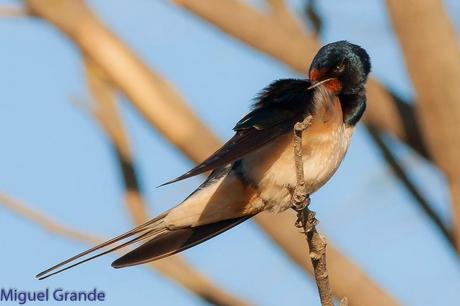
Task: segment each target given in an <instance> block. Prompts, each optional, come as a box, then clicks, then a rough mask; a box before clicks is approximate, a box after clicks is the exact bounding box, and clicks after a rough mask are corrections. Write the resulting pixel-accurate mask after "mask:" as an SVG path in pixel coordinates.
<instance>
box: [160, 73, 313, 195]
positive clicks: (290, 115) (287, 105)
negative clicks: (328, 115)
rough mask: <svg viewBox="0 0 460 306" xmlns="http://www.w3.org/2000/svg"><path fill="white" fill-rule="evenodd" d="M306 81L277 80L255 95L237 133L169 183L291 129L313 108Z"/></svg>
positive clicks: (227, 160)
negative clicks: (251, 105) (251, 108)
mask: <svg viewBox="0 0 460 306" xmlns="http://www.w3.org/2000/svg"><path fill="white" fill-rule="evenodd" d="M309 86H310V82H309V81H308V80H294V79H286V80H278V81H276V82H274V83H272V84H270V85H269V86H268V87H267V88H266V89H264V90H263V91H262V93H261V94H260V95H259V96H258V100H257V102H256V103H255V104H254V105H253V110H252V111H251V112H250V113H249V114H247V115H246V116H244V117H243V118H242V119H241V120H240V121H239V122H238V123H237V124H236V126H235V127H234V128H233V129H234V130H235V131H236V134H235V135H234V136H233V137H232V138H231V139H230V140H229V141H227V142H226V143H225V144H224V145H223V146H222V147H221V148H220V149H219V150H217V151H216V152H215V153H214V154H212V155H211V156H210V157H209V158H207V159H206V160H205V161H203V162H202V163H201V164H199V165H198V166H196V167H195V168H193V169H191V170H190V171H188V172H187V173H185V174H183V175H181V176H179V177H177V178H175V179H173V180H171V181H169V182H166V183H164V184H162V185H160V186H164V185H168V184H171V183H174V182H177V181H180V180H183V179H186V178H189V177H192V176H195V175H198V174H202V173H204V172H207V171H209V170H213V169H216V168H218V167H221V166H225V165H227V164H229V163H232V162H234V161H235V160H238V159H240V158H242V157H243V156H245V155H246V154H248V153H251V152H253V151H255V150H257V149H259V148H260V147H261V146H263V145H265V144H267V143H269V142H270V141H272V140H274V139H275V138H277V137H278V136H280V135H283V134H285V133H287V132H289V131H290V130H292V128H293V126H294V124H295V123H296V122H298V121H301V120H302V119H303V118H304V116H305V115H306V114H309V113H311V110H312V94H311V91H310V90H308V87H309Z"/></svg>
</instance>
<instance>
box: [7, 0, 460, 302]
mask: <svg viewBox="0 0 460 306" xmlns="http://www.w3.org/2000/svg"><path fill="white" fill-rule="evenodd" d="M251 2H252V4H253V5H256V6H261V4H262V3H263V1H255V0H254V1H251ZM5 3H15V2H13V1H0V4H5ZM300 3H301V1H300V0H298V1H292V2H291V5H292V7H293V8H298V7H299V5H300ZM90 5H91V7H92V8H94V10H95V11H96V13H97V14H98V15H99V16H100V17H101V19H102V20H103V21H104V22H105V23H106V24H107V25H108V26H109V27H110V28H111V29H112V30H113V31H114V32H115V33H116V34H117V35H118V36H119V37H120V38H121V39H122V40H123V41H125V42H126V43H127V44H128V45H129V46H130V47H131V48H132V49H133V50H134V51H135V52H136V53H137V54H138V55H139V56H140V57H141V58H142V59H143V60H144V61H145V62H146V63H147V65H149V66H150V67H151V68H152V69H154V70H155V71H157V72H158V73H160V74H161V75H163V76H164V77H165V78H166V79H168V80H169V81H170V82H172V83H173V84H174V85H175V86H176V87H177V88H178V90H179V91H180V92H181V94H182V95H183V97H184V98H185V100H186V101H187V102H188V103H189V104H190V105H191V107H192V108H193V109H194V110H195V112H196V113H197V114H198V116H199V117H200V118H201V119H202V120H203V121H204V122H205V123H206V124H207V125H208V126H209V127H210V128H211V129H213V130H214V131H215V132H216V133H217V135H219V136H220V137H221V138H222V139H223V140H224V139H227V138H229V137H230V136H231V135H232V130H231V128H232V127H233V125H234V123H235V122H236V121H237V120H239V118H240V117H241V116H242V115H243V114H245V113H246V112H247V109H248V106H249V103H250V102H251V99H252V98H253V97H254V95H255V94H256V93H257V92H258V91H259V90H260V89H261V88H263V87H264V86H266V85H267V84H268V83H270V82H271V81H272V80H274V79H278V78H285V77H298V75H296V74H294V73H293V72H292V71H290V70H289V69H287V68H286V67H285V66H283V65H282V64H279V63H278V62H276V61H274V60H272V59H271V58H269V57H267V56H265V55H263V54H261V53H259V52H257V51H255V50H252V49H250V48H248V47H246V46H245V45H243V44H241V43H239V42H238V41H236V40H234V39H231V38H229V37H228V36H226V35H225V34H222V33H221V32H219V31H218V30H216V29H214V28H211V27H209V26H208V25H207V24H206V23H204V22H202V21H201V20H199V19H198V18H196V17H194V16H192V15H190V14H188V13H187V12H185V11H183V10H181V9H180V8H177V7H174V6H172V5H170V4H169V3H168V2H167V1H164V0H161V1H147V0H136V1H126V0H125V1H122V0H112V1H110V2H108V1H101V0H97V1H96V0H93V1H90ZM446 6H447V8H448V11H449V13H450V14H451V17H452V20H453V21H454V22H456V23H455V25H456V27H457V29H459V27H460V6H459V4H458V3H455V1H454V0H450V1H448V2H446ZM319 8H320V12H321V14H322V16H323V17H324V24H325V28H324V33H323V36H322V39H323V41H325V42H330V41H334V40H339V39H348V40H350V41H352V42H354V43H358V44H361V45H362V46H363V47H365V48H366V49H367V50H368V51H369V53H370V55H371V57H372V63H373V68H374V69H373V74H374V76H376V77H377V78H379V79H380V80H382V81H383V82H384V83H385V84H387V85H388V86H389V87H391V88H393V89H394V90H396V91H397V92H398V93H399V94H401V95H402V96H403V97H406V98H411V97H412V96H413V91H412V87H411V84H410V81H409V79H408V76H407V72H406V70H405V67H404V61H403V59H402V58H401V53H400V50H399V48H398V44H397V40H396V38H395V37H394V34H393V33H392V31H391V24H390V22H389V20H388V17H387V15H386V13H385V3H384V1H365V0H360V1H358V0H353V1H351V0H350V1H346V2H344V1H339V0H325V1H321V3H320V5H319ZM0 46H1V47H0V67H1V71H2V73H0V89H1V90H0V116H1V120H0V139H1V141H2V146H1V148H2V154H1V158H0V169H2V171H1V172H0V191H1V192H5V193H7V194H9V195H12V196H14V197H17V198H19V199H21V200H23V201H25V202H26V203H28V204H29V205H30V207H32V208H35V209H37V210H40V211H42V212H44V213H46V214H48V215H49V216H52V217H53V218H54V219H56V220H59V221H60V222H61V223H65V224H68V225H69V226H72V227H75V228H79V229H85V230H87V231H91V232H94V233H97V234H100V235H104V236H113V235H116V234H119V233H121V232H123V231H125V230H127V229H128V228H129V227H130V226H131V224H130V219H129V217H128V216H127V212H126V210H125V208H124V204H123V198H122V194H123V190H122V182H121V178H120V173H119V171H118V168H117V164H116V163H115V158H114V156H113V153H112V151H111V148H110V146H109V145H108V142H107V140H106V138H105V135H104V134H103V133H102V132H101V131H100V129H99V127H98V126H97V124H96V123H95V122H94V121H93V120H92V119H91V118H89V117H88V116H87V115H86V114H84V113H83V112H82V111H80V110H79V109H77V108H76V107H75V106H74V105H73V104H72V103H71V99H72V97H81V98H86V97H87V96H88V93H87V90H86V88H85V83H84V78H83V73H82V72H83V71H82V65H81V58H80V54H79V52H78V50H77V49H76V48H75V47H74V46H73V45H72V44H71V43H69V41H68V40H67V39H66V38H65V37H63V36H62V35H61V34H60V33H58V32H57V31H56V30H55V29H54V28H52V27H50V26H49V25H47V24H46V23H43V22H41V21H38V20H31V19H0ZM120 100H121V102H122V104H121V106H122V111H123V118H124V119H125V123H126V126H127V129H128V131H129V134H130V136H131V143H132V146H133V150H134V152H135V156H136V166H137V169H138V172H139V175H140V180H141V184H142V187H143V189H144V191H145V197H146V199H147V201H148V204H149V210H150V212H151V214H152V215H153V214H156V213H158V212H161V211H163V210H165V209H167V208H169V207H171V206H173V205H175V204H176V203H177V202H179V201H181V200H182V199H183V198H184V197H186V196H187V195H188V193H190V192H191V191H192V190H193V189H194V188H195V187H196V186H197V184H199V182H200V180H201V178H194V179H190V180H187V181H185V182H181V183H178V184H174V185H171V186H167V187H164V188H159V189H156V188H155V186H157V185H159V184H161V183H162V182H164V181H165V180H167V179H169V178H171V177H175V176H177V175H178V174H180V173H182V172H184V171H185V170H187V169H188V168H189V167H190V166H191V163H190V162H189V161H188V160H187V159H185V158H184V157H183V156H182V155H181V154H180V153H179V152H177V151H176V150H175V149H174V148H173V147H172V146H171V145H170V144H169V143H167V142H166V141H165V140H164V139H163V138H162V137H161V135H159V134H157V133H156V132H155V131H154V130H153V129H152V128H151V127H150V126H149V125H148V124H147V123H146V122H145V121H144V120H143V119H142V118H141V117H140V116H139V114H138V113H137V112H136V111H135V110H134V109H133V108H132V107H131V106H130V105H129V103H126V101H125V100H124V98H123V97H121V99H120ZM392 144H393V146H395V145H396V144H394V143H392ZM395 149H396V150H397V152H398V153H399V157H400V158H401V160H402V162H403V164H404V165H405V166H406V167H408V168H409V169H410V170H411V171H410V174H411V176H412V177H413V178H414V180H415V181H416V182H417V184H418V185H419V187H420V188H421V190H423V192H424V194H425V195H426V197H427V198H428V199H429V200H430V201H431V202H432V203H433V204H434V205H435V208H436V210H437V211H438V212H439V213H440V214H441V216H442V217H443V219H444V220H446V222H449V219H450V208H449V203H448V200H449V196H448V193H447V190H446V188H445V187H444V178H443V177H442V175H441V174H439V173H438V172H437V171H436V170H435V169H433V168H431V167H430V166H429V165H427V164H426V163H424V161H423V160H421V159H419V158H418V157H417V156H415V155H413V154H412V153H411V152H410V150H407V149H405V148H403V147H400V146H397V147H395ZM313 203H314V204H313V205H314V209H315V210H316V211H317V213H318V216H319V218H320V220H321V224H320V230H321V231H322V232H324V233H325V234H326V235H327V236H328V238H329V240H330V241H332V242H333V243H334V244H335V245H336V246H337V247H339V248H340V249H341V250H342V251H343V253H344V254H346V255H347V256H348V257H350V258H351V259H352V260H353V261H355V262H356V263H359V265H360V267H362V269H363V270H364V271H366V272H367V273H368V274H369V275H370V276H371V277H372V278H373V279H374V280H375V281H376V282H377V283H378V284H379V285H381V286H382V287H383V288H385V289H386V290H387V291H389V292H391V293H392V294H393V295H394V296H395V297H396V298H397V299H398V300H400V301H401V302H402V303H403V304H405V305H448V304H452V303H453V301H457V300H459V299H460V291H459V290H458V288H460V269H459V263H458V259H457V258H455V255H454V254H453V253H452V252H451V250H450V248H449V247H448V246H447V245H446V242H445V241H444V240H443V239H442V238H440V236H439V234H438V232H437V231H436V229H435V228H434V226H433V225H432V224H430V223H429V222H427V220H426V219H425V217H424V216H423V213H422V212H421V211H420V210H419V209H418V208H417V207H416V206H415V205H414V204H413V201H412V199H411V198H410V196H409V195H408V194H407V193H406V192H405V191H404V190H403V189H402V188H401V186H400V185H398V183H397V182H396V180H395V179H394V178H393V177H392V175H391V171H390V170H389V169H388V168H387V167H386V166H385V164H384V162H383V161H382V159H381V157H380V155H379V152H378V151H377V150H376V148H375V147H374V146H373V145H372V144H370V138H369V136H368V135H367V134H366V132H365V131H364V129H363V128H362V127H360V128H358V131H357V133H356V134H355V136H354V139H353V143H352V146H351V148H350V150H349V152H348V155H347V157H346V159H345V161H344V163H343V164H342V167H341V168H340V169H339V171H338V172H337V174H336V175H335V176H334V178H333V179H332V180H331V182H330V183H329V184H327V185H326V186H325V187H324V188H323V189H322V190H321V191H319V192H318V193H317V194H315V196H314V197H313ZM0 228H1V233H2V234H0V244H1V245H2V255H1V260H0V271H1V274H0V275H1V276H0V287H3V288H5V287H7V288H10V287H16V288H20V289H26V290H33V289H39V288H44V287H50V288H56V287H64V288H66V289H69V290H82V289H92V288H93V287H97V288H99V289H100V290H104V291H105V292H106V295H107V299H108V301H109V303H108V304H109V305H126V304H127V303H132V304H135V305H202V302H201V301H200V300H199V299H197V298H195V297H193V296H192V295H191V294H189V293H188V292H187V291H185V290H183V289H181V288H180V287H178V286H176V285H175V284H174V283H172V282H170V281H168V280H166V279H165V278H163V277H162V276H161V275H159V274H155V273H152V272H151V271H150V270H149V269H146V268H145V267H135V268H130V269H122V270H114V269H112V268H111V267H110V263H111V261H112V260H113V259H114V258H115V257H113V256H108V257H106V258H102V259H100V260H97V261H94V262H91V263H88V264H86V265H84V266H81V267H80V268H78V269H75V270H72V271H68V272H67V273H65V274H62V275H60V276H58V277H55V278H51V279H49V280H46V281H43V282H38V281H36V280H35V279H34V275H35V274H36V273H37V272H39V271H41V270H42V268H44V267H46V266H48V265H49V264H52V263H55V262H56V261H59V260H61V259H63V258H66V257H68V256H70V255H73V254H74V253H76V252H79V251H81V250H82V249H84V248H85V247H86V246H84V245H82V244H79V243H75V242H72V241H68V240H66V239H62V238H59V237H56V236H53V235H51V234H49V233H47V232H46V231H43V230H42V229H41V228H40V227H38V226H36V225H34V224H31V223H30V222H27V221H24V220H23V219H21V218H19V217H17V216H15V215H13V214H11V213H10V212H9V211H7V210H5V209H4V208H2V207H0ZM294 234H295V233H294ZM184 257H185V258H186V259H187V261H189V262H190V263H191V264H192V265H193V266H195V267H197V268H198V269H199V270H200V271H202V272H203V273H205V274H206V275H207V276H208V277H209V278H210V279H212V280H214V281H215V282H216V283H218V284H219V285H220V286H222V287H223V288H226V289H227V290H229V291H231V292H233V293H235V294H237V295H238V296H241V297H243V298H245V299H247V300H248V301H250V302H252V303H254V304H256V305H274V306H275V305H281V304H289V305H291V304H300V303H302V304H304V303H305V302H306V301H310V302H311V303H315V302H317V294H316V288H315V285H314V283H313V282H312V281H311V280H310V279H309V278H307V277H306V276H305V275H304V274H303V273H302V272H301V271H300V270H299V269H297V267H296V266H295V265H294V264H293V263H291V262H290V261H289V259H287V258H286V257H285V256H284V255H283V254H282V252H280V250H279V249H278V248H277V247H276V246H275V245H273V244H272V243H271V241H270V240H269V239H268V238H267V237H266V236H265V235H264V234H263V233H262V232H261V231H260V230H259V229H258V228H257V226H256V225H254V224H253V223H250V222H247V223H245V224H243V225H241V226H239V227H237V228H235V229H233V230H232V231H229V232H227V233H226V234H223V235H221V236H219V237H217V238H215V239H213V240H211V241H209V242H207V243H205V244H203V245H201V246H199V247H197V248H194V249H191V250H189V251H187V252H185V253H184ZM293 288H295V289H294V290H293Z"/></svg>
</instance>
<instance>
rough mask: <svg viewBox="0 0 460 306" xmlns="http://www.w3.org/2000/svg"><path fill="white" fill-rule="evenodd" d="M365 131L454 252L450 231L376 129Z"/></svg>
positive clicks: (369, 127) (369, 128)
mask: <svg viewBox="0 0 460 306" xmlns="http://www.w3.org/2000/svg"><path fill="white" fill-rule="evenodd" d="M367 130H368V131H369V134H370V135H371V137H372V140H373V141H374V143H375V144H376V145H377V147H378V148H379V149H380V152H382V154H383V158H384V159H385V161H386V163H387V164H388V165H389V166H390V167H391V169H392V170H393V173H394V174H395V175H396V177H397V178H398V179H399V181H400V182H401V183H402V184H403V186H404V187H405V188H406V190H407V191H409V193H410V194H411V195H412V197H413V198H414V200H415V203H416V204H418V206H419V207H420V208H421V209H422V211H423V212H424V213H425V215H426V216H427V218H428V219H429V220H430V221H431V222H433V224H434V225H435V226H436V227H437V229H438V230H439V232H440V233H441V235H442V236H443V237H444V238H445V239H446V240H447V242H448V243H449V245H450V246H451V247H452V248H453V249H454V250H455V251H457V250H456V247H455V240H454V237H453V235H452V233H451V231H450V230H449V229H448V228H447V226H446V225H445V224H444V222H443V221H442V220H441V217H439V215H438V214H437V213H436V212H435V211H434V210H433V208H432V205H430V203H428V200H427V199H426V198H425V197H424V196H423V195H422V193H421V192H420V191H419V190H418V188H417V187H416V186H415V184H414V183H413V182H412V180H411V179H410V178H409V176H408V175H407V174H406V171H405V170H404V169H403V167H402V166H401V165H400V163H399V162H398V160H397V158H396V156H395V155H394V154H393V153H392V152H391V150H390V148H388V146H387V144H386V143H385V142H384V141H383V139H382V135H381V134H380V133H379V132H378V131H377V129H375V128H372V127H371V126H367Z"/></svg>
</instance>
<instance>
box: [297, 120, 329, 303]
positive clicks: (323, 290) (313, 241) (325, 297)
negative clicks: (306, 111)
mask: <svg viewBox="0 0 460 306" xmlns="http://www.w3.org/2000/svg"><path fill="white" fill-rule="evenodd" d="M311 120H312V118H311V116H308V117H307V118H305V120H304V121H303V122H298V123H296V124H295V126H294V158H295V168H296V177H297V184H296V187H295V190H294V194H293V197H292V207H293V208H294V210H295V211H297V222H296V226H297V227H300V228H302V229H303V231H304V233H305V235H306V237H307V242H308V247H309V249H310V254H309V255H310V259H311V263H312V264H313V269H314V272H315V273H314V274H315V280H316V285H317V286H318V292H319V297H320V300H321V305H323V306H334V303H333V301H332V290H331V286H330V284H329V273H328V271H327V263H326V245H327V243H326V239H325V237H324V236H322V235H321V234H320V233H318V231H317V230H316V224H317V223H318V221H317V220H316V218H315V213H314V212H313V211H311V210H310V209H309V208H308V206H309V204H310V197H309V195H308V194H307V190H306V188H305V179H304V170H303V160H302V156H303V153H302V132H303V131H304V130H305V129H307V128H308V127H309V126H310V124H311Z"/></svg>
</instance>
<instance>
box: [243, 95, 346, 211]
mask: <svg viewBox="0 0 460 306" xmlns="http://www.w3.org/2000/svg"><path fill="white" fill-rule="evenodd" d="M330 103H331V104H329V105H324V107H322V108H319V109H318V112H317V113H316V114H315V116H313V121H312V124H311V126H310V127H308V128H307V129H306V130H305V131H304V132H303V135H302V147H303V150H302V151H303V165H304V177H305V183H306V187H307V192H308V193H309V194H311V193H313V192H315V191H316V190H318V189H319V188H320V187H321V186H323V185H324V184H325V183H326V182H327V181H328V180H329V179H330V178H331V177H332V175H333V174H334V173H335V171H336V170H337V168H338V167H339V165H340V163H341V161H342V159H343V157H344V155H345V153H346V151H347V149H348V145H349V141H350V137H351V134H352V132H353V128H351V127H346V126H345V124H344V123H343V117H342V111H341V107H340V102H339V100H338V99H335V100H333V101H330ZM293 141H294V139H293V133H288V134H286V135H284V136H282V137H280V138H279V139H277V140H276V141H274V142H273V143H270V144H269V145H267V146H264V147H262V148H261V149H259V150H258V151H256V152H254V153H252V154H250V155H248V156H247V157H245V158H244V161H243V163H244V168H245V170H246V171H247V173H248V175H249V177H250V179H251V181H252V182H253V184H254V185H256V186H257V189H258V193H259V196H260V198H261V199H262V201H263V202H264V208H263V209H264V210H274V211H282V210H285V209H287V208H288V207H289V206H290V201H291V194H292V190H293V188H294V187H295V185H296V182H297V180H296V171H295V159H294V142H293Z"/></svg>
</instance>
